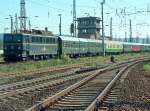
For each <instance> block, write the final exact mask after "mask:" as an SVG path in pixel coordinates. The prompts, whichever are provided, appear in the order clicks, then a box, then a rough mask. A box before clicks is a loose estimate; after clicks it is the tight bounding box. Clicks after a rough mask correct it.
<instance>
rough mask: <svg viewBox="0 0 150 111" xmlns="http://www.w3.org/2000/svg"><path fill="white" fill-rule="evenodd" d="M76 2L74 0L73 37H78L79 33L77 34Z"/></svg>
mask: <svg viewBox="0 0 150 111" xmlns="http://www.w3.org/2000/svg"><path fill="white" fill-rule="evenodd" d="M76 18H77V17H76V0H73V25H74V33H73V36H74V37H76V36H77V32H76V28H77V26H76Z"/></svg>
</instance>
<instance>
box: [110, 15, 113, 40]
mask: <svg viewBox="0 0 150 111" xmlns="http://www.w3.org/2000/svg"><path fill="white" fill-rule="evenodd" d="M112 36H113V35H112V17H111V18H110V39H111V40H112V38H113V37H112Z"/></svg>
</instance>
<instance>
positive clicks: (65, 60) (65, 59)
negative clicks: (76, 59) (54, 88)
mask: <svg viewBox="0 0 150 111" xmlns="http://www.w3.org/2000/svg"><path fill="white" fill-rule="evenodd" d="M61 59H62V60H63V62H64V63H69V62H70V61H71V59H70V57H69V56H68V55H67V54H62V55H61Z"/></svg>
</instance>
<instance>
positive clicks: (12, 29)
mask: <svg viewBox="0 0 150 111" xmlns="http://www.w3.org/2000/svg"><path fill="white" fill-rule="evenodd" d="M9 16H10V21H11V26H10V27H11V33H13V31H14V23H13V17H12V16H11V15H9Z"/></svg>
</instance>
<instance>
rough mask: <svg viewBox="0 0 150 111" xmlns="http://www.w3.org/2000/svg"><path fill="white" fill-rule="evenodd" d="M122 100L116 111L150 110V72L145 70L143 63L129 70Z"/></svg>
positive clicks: (122, 91)
mask: <svg viewBox="0 0 150 111" xmlns="http://www.w3.org/2000/svg"><path fill="white" fill-rule="evenodd" d="M120 101H121V104H120V105H118V106H116V108H115V111H150V72H146V71H144V69H143V64H139V65H137V66H136V67H134V68H133V69H132V70H131V71H130V72H129V74H128V76H127V78H126V79H125V81H124V83H123V84H122V90H121V93H120Z"/></svg>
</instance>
